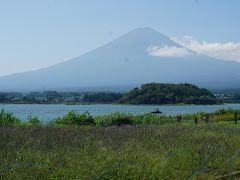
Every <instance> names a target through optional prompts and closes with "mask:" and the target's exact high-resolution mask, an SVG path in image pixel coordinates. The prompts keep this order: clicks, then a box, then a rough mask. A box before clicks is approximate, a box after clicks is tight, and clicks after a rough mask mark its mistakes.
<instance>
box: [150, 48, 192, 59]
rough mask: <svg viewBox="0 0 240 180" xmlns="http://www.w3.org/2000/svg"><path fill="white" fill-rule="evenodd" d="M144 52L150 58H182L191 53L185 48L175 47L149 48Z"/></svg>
mask: <svg viewBox="0 0 240 180" xmlns="http://www.w3.org/2000/svg"><path fill="white" fill-rule="evenodd" d="M146 51H147V52H148V53H149V55H151V56H158V57H184V56H188V55H191V54H192V52H191V51H189V50H188V49H186V48H182V47H177V46H167V45H164V46H161V47H160V46H150V47H148V48H147V49H146Z"/></svg>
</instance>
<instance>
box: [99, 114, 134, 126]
mask: <svg viewBox="0 0 240 180" xmlns="http://www.w3.org/2000/svg"><path fill="white" fill-rule="evenodd" d="M95 122H96V124H97V125H101V126H121V125H127V124H129V125H130V124H134V116H133V115H132V114H126V113H119V112H116V113H112V114H109V115H102V116H97V117H96V118H95Z"/></svg>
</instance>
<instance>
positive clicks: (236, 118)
mask: <svg viewBox="0 0 240 180" xmlns="http://www.w3.org/2000/svg"><path fill="white" fill-rule="evenodd" d="M234 120H235V124H237V120H238V117H237V113H236V112H235V113H234Z"/></svg>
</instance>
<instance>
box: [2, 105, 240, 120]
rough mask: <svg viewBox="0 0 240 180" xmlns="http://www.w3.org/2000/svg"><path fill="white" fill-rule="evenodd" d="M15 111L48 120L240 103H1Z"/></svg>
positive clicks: (206, 109)
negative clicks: (70, 114)
mask: <svg viewBox="0 0 240 180" xmlns="http://www.w3.org/2000/svg"><path fill="white" fill-rule="evenodd" d="M2 108H4V109H5V110H6V111H9V112H13V113H14V114H15V115H16V116H17V117H19V118H21V119H22V120H26V119H27V116H28V115H29V114H32V115H34V116H38V117H39V118H40V119H41V120H43V121H48V120H51V119H53V118H56V117H61V116H63V115H65V114H66V113H67V112H69V111H77V112H80V113H83V112H85V111H89V112H90V114H91V115H94V116H95V115H101V114H109V113H112V112H127V113H134V114H140V113H145V112H151V111H153V110H154V109H155V108H159V109H160V110H161V111H162V112H163V113H164V114H168V115H176V114H185V113H196V112H213V111H216V110H218V109H223V108H225V109H228V108H231V109H240V104H225V105H184V106H172V105H171V106H170V105H169V106H168V105H162V106H161V105H159V106H151V105H136V106H135V105H38V104H36V105H26V104H21V105H12V104H0V109H2Z"/></svg>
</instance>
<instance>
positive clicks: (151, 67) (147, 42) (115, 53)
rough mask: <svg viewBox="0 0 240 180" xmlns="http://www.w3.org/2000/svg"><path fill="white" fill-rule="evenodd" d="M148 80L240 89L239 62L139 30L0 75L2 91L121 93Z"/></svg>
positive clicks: (144, 29) (146, 29)
mask: <svg viewBox="0 0 240 180" xmlns="http://www.w3.org/2000/svg"><path fill="white" fill-rule="evenodd" d="M148 82H158V83H192V84H195V85H198V86H201V87H205V88H240V63H238V62H231V61H223V60H219V59H216V58H212V57H208V56H206V55H202V54H198V53H196V52H193V51H191V50H189V49H187V48H185V47H183V46H181V45H179V44H177V43H175V42H173V41H172V40H170V38H168V37H166V36H164V35H162V34H160V33H159V32H157V31H155V30H153V29H150V28H139V29H135V30H133V31H131V32H129V33H127V34H126V35H124V36H122V37H120V38H118V39H116V40H114V41H112V42H110V43H108V44H106V45H104V46H102V47H100V48H97V49H95V50H93V51H91V52H88V53H86V54H84V55H82V56H79V57H77V58H74V59H71V60H68V61H66V62H64V63H60V64H56V65H54V66H51V67H48V68H44V69H39V70H35V71H29V72H23V73H17V74H12V75H8V76H4V77H0V91H42V90H63V91H70V90H71V91H73V90H87V91H91V90H101V91H104V90H106V91H107V90H109V91H110V90H111V91H121V90H123V89H129V88H132V87H135V86H138V85H140V84H143V83H148Z"/></svg>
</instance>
